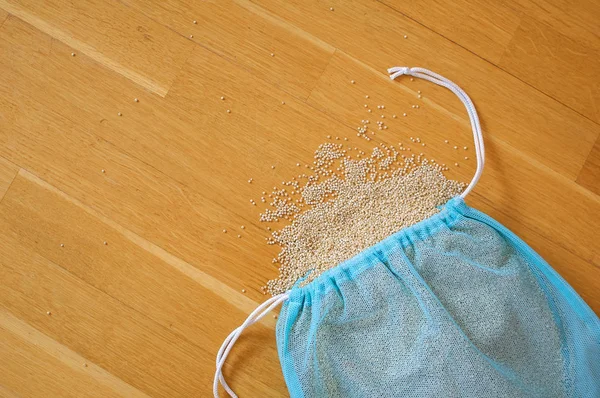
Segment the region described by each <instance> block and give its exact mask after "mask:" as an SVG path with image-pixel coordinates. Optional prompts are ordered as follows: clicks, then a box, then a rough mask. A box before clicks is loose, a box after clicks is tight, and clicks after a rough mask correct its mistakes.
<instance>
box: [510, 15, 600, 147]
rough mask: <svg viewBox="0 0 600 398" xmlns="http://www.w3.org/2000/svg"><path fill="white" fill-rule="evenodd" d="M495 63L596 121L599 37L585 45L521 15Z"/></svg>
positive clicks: (599, 118) (599, 105) (598, 112)
mask: <svg viewBox="0 0 600 398" xmlns="http://www.w3.org/2000/svg"><path fill="white" fill-rule="evenodd" d="M498 65H499V66H500V67H502V68H504V69H505V70H507V71H512V70H516V71H519V75H520V76H522V77H523V79H524V80H525V81H527V82H529V83H530V84H532V85H534V86H535V87H537V88H538V89H540V90H542V91H543V92H544V93H547V94H549V95H550V96H552V97H553V98H557V99H559V100H560V101H561V102H563V103H564V104H565V105H567V106H569V107H571V108H572V109H575V110H577V111H578V112H581V113H582V114H583V115H585V116H587V117H589V118H590V119H592V120H594V121H596V122H600V82H598V71H600V41H599V43H598V46H597V47H594V46H591V45H587V44H584V43H582V42H580V41H578V40H577V39H572V38H569V37H568V36H565V35H563V34H561V33H559V32H558V31H557V30H555V29H554V28H552V27H551V26H548V25H546V24H543V23H540V22H537V21H536V20H535V19H533V18H528V17H524V18H523V19H522V21H521V23H520V24H519V28H518V29H517V30H516V32H515V35H514V37H513V39H512V40H511V42H510V43H509V44H508V46H507V47H506V51H505V53H504V55H503V56H502V58H501V59H500V61H499V62H498ZM575 137H577V135H575Z"/></svg>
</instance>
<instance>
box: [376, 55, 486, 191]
mask: <svg viewBox="0 0 600 398" xmlns="http://www.w3.org/2000/svg"><path fill="white" fill-rule="evenodd" d="M388 73H389V74H390V79H392V80H394V79H396V78H397V77H398V76H402V75H409V76H414V77H418V78H419V79H423V80H427V81H429V82H431V83H434V84H437V85H438V86H442V87H445V88H447V89H448V90H450V91H452V92H453V93H454V94H455V95H456V96H457V97H458V99H460V100H461V102H462V103H463V105H464V106H465V108H466V109H467V114H468V115H469V120H470V121H471V128H472V130H473V140H474V142H475V155H476V157H477V170H476V171H475V175H474V176H473V179H472V180H471V182H470V183H469V185H468V186H467V188H466V189H465V190H464V192H463V193H461V194H460V197H461V198H463V199H464V198H465V197H466V196H467V195H468V194H469V192H471V190H472V189H473V188H474V187H475V185H476V184H477V182H478V181H479V178H480V177H481V175H482V174H483V165H484V164H485V147H484V146H483V133H482V132H481V124H480V123H479V116H478V115H477V111H476V110H475V105H473V101H471V98H470V97H469V96H468V95H467V93H465V92H464V91H463V90H462V89H461V88H460V87H458V85H456V84H455V83H453V82H452V81H450V80H448V79H446V78H445V77H444V76H441V75H438V74H437V73H435V72H432V71H430V70H429V69H425V68H409V67H407V66H395V67H393V68H389V69H388Z"/></svg>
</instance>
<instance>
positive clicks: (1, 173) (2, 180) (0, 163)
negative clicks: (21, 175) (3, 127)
mask: <svg viewBox="0 0 600 398" xmlns="http://www.w3.org/2000/svg"><path fill="white" fill-rule="evenodd" d="M1 121H2V120H1V118H0V122H1ZM18 171H19V168H18V167H17V166H16V165H14V164H13V163H11V162H9V161H8V160H6V159H4V158H3V157H0V202H1V201H2V198H3V197H4V194H5V193H6V191H7V190H8V187H10V184H11V183H12V181H13V180H14V178H15V176H16V175H17V172H18Z"/></svg>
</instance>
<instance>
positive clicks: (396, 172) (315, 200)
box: [260, 134, 465, 295]
mask: <svg viewBox="0 0 600 398" xmlns="http://www.w3.org/2000/svg"><path fill="white" fill-rule="evenodd" d="M361 135H362V134H361ZM411 141H413V142H415V143H421V141H420V139H413V138H411ZM410 152H412V151H411V150H410V148H406V147H404V146H403V145H402V144H399V146H398V147H397V148H396V147H394V146H391V145H390V146H386V145H384V144H379V146H375V147H374V148H373V149H372V152H371V154H366V153H365V152H364V151H361V150H359V149H358V148H353V147H351V146H349V145H344V144H342V143H332V142H329V143H325V144H322V145H320V146H319V148H318V149H317V150H316V152H315V156H314V159H315V160H314V162H313V165H312V166H309V165H306V166H305V167H306V168H307V169H308V170H309V171H310V172H311V173H310V174H300V175H299V176H297V177H294V178H293V179H292V180H291V181H288V182H283V184H282V185H283V187H282V188H281V189H274V190H273V191H272V192H271V193H270V194H268V195H265V196H267V197H268V199H267V198H265V197H263V198H261V200H262V201H263V202H266V201H267V200H270V208H268V209H266V210H265V211H264V212H263V213H262V214H261V215H260V221H262V222H273V221H280V220H289V221H290V223H289V224H288V225H286V226H285V227H283V228H281V229H280V230H276V231H272V234H271V237H270V238H267V243H268V244H271V245H279V246H280V248H281V250H280V252H279V254H278V256H277V258H275V259H273V263H278V264H279V277H278V278H276V279H273V280H270V281H269V282H268V283H267V285H266V286H265V287H264V289H266V291H267V292H269V293H271V294H273V295H275V294H278V293H282V292H284V291H286V290H288V289H290V288H291V287H292V286H293V285H294V284H295V283H296V282H297V281H298V280H300V279H302V282H301V285H305V284H307V283H309V282H311V281H312V280H314V279H315V278H317V277H318V276H319V275H320V274H322V273H323V272H324V271H327V270H328V269H330V268H333V267H335V266H336V265H338V264H340V263H341V262H343V261H344V260H347V259H349V258H351V257H353V256H354V255H356V254H358V253H360V252H361V251H362V250H364V249H366V248H368V247H370V246H372V245H374V244H376V243H377V242H379V241H381V240H382V239H384V238H386V237H388V236H390V235H392V234H393V233H395V232H397V231H399V230H400V229H402V228H405V227H408V226H410V225H413V224H415V223H417V222H419V221H421V220H424V219H425V218H428V217H430V216H432V215H433V214H435V213H437V212H438V211H439V210H438V209H437V206H439V205H442V204H444V203H445V202H447V201H448V200H449V199H451V198H452V197H454V196H456V195H458V194H460V192H462V191H463V190H464V188H465V184H464V183H462V182H458V181H453V180H448V179H447V178H446V177H445V176H444V174H443V171H444V170H447V168H446V167H445V166H444V165H438V164H436V163H435V161H429V160H427V159H425V158H424V157H423V154H420V155H415V154H409V153H410ZM405 154H406V155H405ZM297 166H298V165H297ZM263 194H266V193H263ZM267 229H268V230H269V231H271V228H270V227H269V228H267Z"/></svg>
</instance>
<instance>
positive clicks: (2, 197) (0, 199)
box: [0, 170, 19, 205]
mask: <svg viewBox="0 0 600 398" xmlns="http://www.w3.org/2000/svg"><path fill="white" fill-rule="evenodd" d="M18 174H19V170H17V171H15V175H14V176H13V177H12V179H11V180H10V183H9V184H8V187H7V188H6V191H4V192H2V193H0V205H2V201H3V200H4V197H5V196H6V193H7V192H8V190H9V189H10V187H11V186H12V184H13V182H14V181H15V179H16V178H17V175H18Z"/></svg>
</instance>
